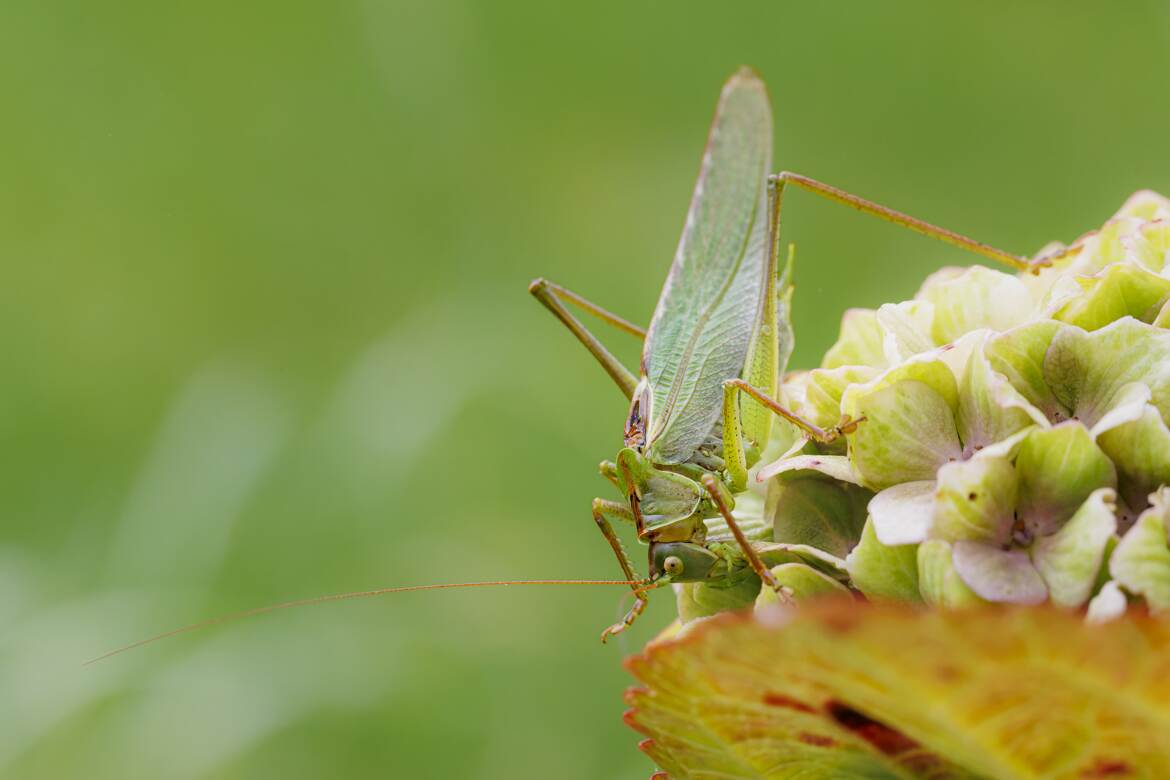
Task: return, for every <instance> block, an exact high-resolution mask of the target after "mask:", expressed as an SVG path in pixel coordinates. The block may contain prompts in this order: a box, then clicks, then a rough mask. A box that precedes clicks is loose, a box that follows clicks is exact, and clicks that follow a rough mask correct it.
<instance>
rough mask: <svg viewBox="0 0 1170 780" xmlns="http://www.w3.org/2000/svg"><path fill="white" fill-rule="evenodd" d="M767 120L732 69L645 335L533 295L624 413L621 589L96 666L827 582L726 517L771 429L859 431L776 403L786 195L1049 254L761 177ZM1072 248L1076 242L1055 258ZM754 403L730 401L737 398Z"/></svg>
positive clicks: (606, 529)
mask: <svg viewBox="0 0 1170 780" xmlns="http://www.w3.org/2000/svg"><path fill="white" fill-rule="evenodd" d="M771 162H772V112H771V107H770V105H769V102H768V97H767V93H766V90H765V87H764V84H763V82H762V81H761V80H760V79H759V77H758V76H756V74H755V73H754V72H753V71H751V70H749V69H746V68H745V69H742V70H740V71H739V72H738V73H736V74H735V75H734V76H732V77H731V79H730V80H729V81H728V82H727V83H726V85H725V86H724V87H723V91H722V93H721V95H720V99H719V104H718V107H717V109H716V112H715V118H714V121H713V122H712V125H711V131H710V134H709V136H708V140H707V147H706V150H705V152H704V155H703V161H702V165H701V167H700V171H699V179H698V182H697V184H696V186H695V191H694V195H693V197H692V200H691V205H690V209H689V211H688V213H687V219H686V223H685V226H684V228H683V234H682V238H681V240H680V242H679V246H678V250H677V252H676V254H675V257H674V262H673V264H672V266H671V269H670V273H669V275H668V277H667V280H666V284H665V285H664V287H663V290H662V293H661V296H660V297H659V300H658V305H657V308H656V309H655V313H654V316H653V318H652V320H651V323H650V327H649V329H647V330H643V329H642V328H640V327H638V326H637V325H634V324H632V323H630V322H628V321H627V320H625V319H623V318H621V317H619V316H618V315H616V314H613V313H612V312H609V311H607V310H606V309H603V308H602V307H600V306H598V305H596V304H594V303H591V302H590V301H588V300H587V299H585V298H583V297H582V296H580V295H577V294H576V293H574V292H572V291H570V290H567V289H565V288H563V287H560V286H558V285H555V284H553V283H551V282H548V281H546V280H544V279H537V280H536V281H534V282H533V283H532V284H531V285H530V286H529V290H530V292H531V293H532V294H533V295H534V296H536V297H537V298H538V299H539V300H540V301H541V303H543V304H544V305H545V306H546V307H548V309H549V310H551V311H552V312H553V314H555V315H556V316H557V318H558V319H560V320H561V322H563V323H564V324H565V325H566V326H567V327H568V328H569V329H570V331H572V333H573V334H574V335H575V336H576V337H577V339H578V340H580V341H581V343H582V344H584V345H585V347H586V348H587V349H588V350H589V352H590V353H591V354H592V355H593V356H594V357H595V358H596V359H597V361H598V362H599V363H600V364H601V366H602V367H603V368H604V369H605V371H606V372H607V373H608V374H609V376H610V377H611V378H612V379H613V381H614V382H615V383H616V384H617V385H618V387H619V388H620V389H621V391H622V392H623V394H624V395H625V396H626V398H627V399H629V401H630V408H629V414H628V415H627V418H626V425H625V442H624V443H625V446H624V447H623V448H622V449H621V451H620V452H619V453H618V455H617V458H616V459H615V461H613V462H609V461H607V462H604V463H602V464H601V471H602V474H603V476H605V477H606V478H607V479H608V480H609V481H610V482H611V483H613V484H614V485H615V486H616V487H617V488H618V490H619V491H621V493H622V494H623V495H624V496H625V498H626V501H625V503H622V502H617V501H609V500H605V499H601V498H598V499H594V502H593V518H594V520H595V521H596V523H597V526H598V528H600V530H601V532H602V534H603V535H604V536H605V538H606V540H607V541H608V542H609V544H610V546H611V547H612V548H613V551H614V554H615V556H616V557H617V559H618V562H619V564H620V566H621V569H622V572H623V575H624V579H621V580H520V581H517V580H509V581H498V582H477V583H447V584H438V585H416V586H405V587H392V588H380V589H377V590H370V591H359V592H353V593H342V594H336V595H330V596H321V597H317V598H309V599H300V600H296V601H291V602H285V603H283V604H276V605H272V606H268V607H261V608H258V609H253V610H247V611H245V612H239V613H235V614H231V615H225V616H222V617H218V618H212V619H210V620H206V621H203V622H200V623H195V624H192V625H188V626H184V627H182V628H178V629H174V630H172V631H168V632H165V633H163V634H159V635H157V636H154V637H151V638H149V639H145V640H141V641H139V642H135V643H133V644H130V645H126V646H124V647H121V648H118V649H117V650H114V651H111V652H109V653H106V654H104V655H102V656H99V657H98V658H96V659H94V660H95V661H96V660H101V659H103V658H107V657H109V656H111V655H115V654H118V653H121V652H124V651H126V650H129V649H132V648H135V647H140V646H142V645H144V644H148V643H150V642H154V641H156V640H158V639H162V638H164V637H168V636H173V635H175V634H180V633H185V632H188V631H192V630H195V629H198V628H201V627H204V626H209V625H215V624H218V623H222V622H226V621H229V620H235V619H239V618H243V617H249V616H253V615H259V614H264V613H267V612H272V611H275V610H281V609H286V608H289V607H296V606H304V605H308V604H316V603H322V602H327V601H337V600H341V599H348V598H364V597H370V596H380V595H385V594H389V593H401V592H409V591H421V590H437V589H445V588H467V587H484V586H491V585H552V584H564V585H569V584H573V585H602V586H613V585H617V586H628V587H630V588H631V589H632V590H633V593H634V605H633V606H632V607H631V609H630V610H629V612H628V613H627V614H626V616H625V618H624V619H623V620H622V621H620V622H618V623H616V624H614V625H613V626H610V627H609V628H607V629H606V630H605V631H604V632H603V633H602V640H603V641H604V640H605V639H606V638H608V637H609V636H610V635H612V634H616V633H619V632H621V631H623V630H625V628H626V627H628V626H629V625H631V624H632V623H633V622H634V621H635V620H636V619H637V617H638V615H640V614H641V613H642V611H643V610H644V609H645V607H646V603H647V602H646V594H647V592H648V591H649V590H650V589H652V588H657V587H661V586H663V585H666V584H669V583H684V582H698V583H705V584H708V585H711V586H713V587H726V588H734V587H736V586H738V585H740V584H742V583H744V582H745V581H747V580H750V579H751V578H758V581H759V582H762V583H763V584H764V585H766V586H768V587H772V588H776V589H777V592H778V593H780V595H781V597H782V598H783V597H784V594H783V592H782V591H781V589H779V588H778V587H777V583H776V581H775V579H774V578H773V577H772V575H771V573H770V568H769V567H770V566H772V565H775V564H776V563H780V562H787V561H791V560H793V559H796V560H804V561H806V562H809V563H812V564H813V565H814V566H820V567H822V568H825V569H827V570H828V571H827V573H832V571H831V569H832V565H831V563H830V562H828V561H826V559H824V558H823V557H818V555H817V553H816V551H813V550H808V549H803V550H802V549H797V548H796V547H794V546H791V545H785V544H779V543H775V542H773V541H772V540H771V534H772V529H771V527H770V525H769V524H768V523H767V522H766V521H765V519H764V518H763V517H762V515H753V514H751V513H743V512H741V513H740V515H739V516H736V514H735V513H734V507H735V496H736V495H738V494H742V493H743V492H744V491H745V489H746V487H747V480H748V470H749V469H750V468H751V467H752V466H753V465H754V464H755V463H756V462H757V461H758V460H759V458H760V455H761V453H762V451H763V449H764V447H765V446H766V445H767V444H768V442H769V439H770V437H771V432H772V427H773V424H774V418H775V417H777V416H778V417H781V418H782V419H784V420H786V421H788V423H790V424H791V425H793V426H795V427H796V429H797V430H798V431H800V432H801V433H802V434H803V435H804V436H805V437H806V438H808V439H813V440H815V441H818V442H822V443H829V442H832V441H834V440H835V439H837V438H838V437H840V436H842V435H844V434H847V433H849V432H850V431H851V430H853V428H854V427H855V426H857V425H858V424H862V423H863V421H862V420H848V419H843V420H841V421H840V422H839V423H838V425H837V426H835V427H833V428H832V429H829V430H824V429H822V428H819V427H817V426H816V425H813V424H812V423H811V422H809V421H807V420H804V419H802V418H801V417H800V416H798V415H796V414H794V413H792V412H791V411H789V410H788V409H786V408H785V407H784V406H783V404H782V403H780V402H779V401H778V400H776V398H777V396H778V395H779V389H780V379H781V377H782V376H783V374H784V369H785V366H786V364H787V360H788V355H789V353H790V352H791V348H792V331H791V326H790V323H789V317H788V309H789V303H790V299H791V294H792V286H791V283H790V276H791V268H792V255H791V249H790V251H789V256H788V262H787V263H785V264H783V265H781V264H780V262H779V246H780V243H779V230H780V205H781V199H782V195H783V191H784V188H785V186H786V185H789V184H791V185H795V186H797V187H800V188H802V189H805V190H808V191H810V192H814V193H816V194H818V195H821V196H822V197H825V198H828V199H829V200H832V201H835V202H838V203H842V204H845V205H847V206H850V207H852V208H854V209H857V210H858V211H862V212H865V213H868V214H872V215H874V216H878V217H881V218H882V219H885V220H887V221H889V222H893V223H895V224H898V225H901V226H903V227H906V228H909V229H911V230H914V231H916V232H918V233H922V234H924V235H927V236H930V237H932V238H936V239H939V240H942V241H946V242H948V243H951V244H954V245H956V246H959V247H961V248H963V249H966V250H969V251H972V252H974V253H976V254H979V255H981V256H983V257H985V258H988V259H991V260H995V261H997V262H1001V263H1005V264H1007V265H1010V266H1012V267H1014V268H1017V269H1020V270H1029V271H1033V272H1036V271H1039V269H1040V268H1042V267H1045V266H1046V265H1048V264H1049V263H1050V262H1051V261H1052V260H1053V259H1056V257H1058V256H1059V255H1054V256H1049V257H1042V258H1037V259H1033V260H1028V259H1026V258H1023V257H1019V256H1017V255H1013V254H1010V253H1008V252H1003V251H1001V250H998V249H995V248H993V247H990V246H988V245H986V244H982V243H980V242H978V241H974V240H972V239H970V238H967V237H965V236H962V235H960V234H958V233H954V232H952V231H949V230H946V229H944V228H940V227H937V226H935V225H931V224H929V223H927V222H923V221H922V220H919V219H916V218H914V217H911V216H908V215H906V214H903V213H901V212H898V211H895V210H893V209H890V208H887V207H885V206H880V205H878V204H876V203H873V202H871V201H868V200H865V199H863V198H860V197H858V196H856V195H852V194H850V193H848V192H845V191H843V190H839V189H837V188H835V187H831V186H829V185H827V184H823V183H821V182H819V181H816V180H815V179H810V178H808V177H805V176H801V175H799V174H794V173H788V172H784V173H779V174H770V171H771ZM1078 250H1079V246H1078V245H1077V244H1076V243H1074V244H1073V245H1072V246H1071V247H1069V248H1068V249H1066V250H1064V254H1071V253H1073V252H1076V251H1078ZM565 303H570V304H572V305H574V306H577V307H579V308H581V309H582V310H584V311H586V312H588V313H590V314H593V315H594V316H596V317H598V318H600V319H602V320H603V321H605V322H608V323H609V324H611V325H613V326H615V327H616V328H617V329H619V330H622V331H624V332H626V333H629V334H631V335H633V336H636V337H638V338H639V339H641V340H642V341H643V352H642V361H641V367H640V369H641V370H640V375H639V376H635V375H634V374H633V373H632V372H630V371H629V370H628V369H627V368H626V367H625V366H624V365H622V364H621V362H620V361H618V359H617V358H616V357H614V356H613V354H612V353H610V352H609V350H607V349H606V347H605V346H604V345H603V344H602V343H601V341H600V340H599V339H598V338H597V337H596V336H594V335H593V334H592V333H591V332H590V331H589V330H588V328H586V327H585V326H584V324H582V323H581V321H580V320H578V319H577V318H576V317H575V316H573V314H572V313H571V312H570V311H569V310H568V309H567V308H566V306H565ZM744 395H746V396H748V397H749V398H751V399H752V400H753V401H754V403H747V404H745V403H742V396H744ZM613 519H618V520H622V521H626V522H629V523H631V524H632V525H633V526H634V527H635V529H636V531H637V536H638V539H639V541H642V542H646V543H647V544H648V546H649V551H648V552H649V554H648V558H649V563H648V568H649V570H648V574H647V576H646V577H640V576H639V575H638V574H637V573H636V571H635V567H634V565H633V563H632V562H631V560H630V558H629V556H628V555H627V554H626V552H625V550H624V548H623V547H622V545H621V542H620V541H619V539H618V536H617V534H616V532H615V531H614V528H613V523H612V520H613Z"/></svg>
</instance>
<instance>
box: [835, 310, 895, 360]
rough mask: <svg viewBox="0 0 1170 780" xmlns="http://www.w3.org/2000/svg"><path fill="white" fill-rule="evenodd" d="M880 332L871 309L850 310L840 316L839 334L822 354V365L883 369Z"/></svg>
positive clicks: (883, 354) (884, 354)
mask: <svg viewBox="0 0 1170 780" xmlns="http://www.w3.org/2000/svg"><path fill="white" fill-rule="evenodd" d="M882 339H883V333H882V329H881V326H880V325H878V319H877V312H876V311H874V310H873V309H849V310H848V311H846V312H845V316H844V317H842V318H841V335H840V336H839V337H838V338H837V343H835V344H834V345H833V346H832V347H830V348H829V351H828V352H826V353H825V359H824V360H823V361H822V362H821V367H822V368H838V367H840V366H875V367H877V368H885V367H886V366H887V365H889V364H888V363H887V362H886V353H885V349H884V348H883V346H882Z"/></svg>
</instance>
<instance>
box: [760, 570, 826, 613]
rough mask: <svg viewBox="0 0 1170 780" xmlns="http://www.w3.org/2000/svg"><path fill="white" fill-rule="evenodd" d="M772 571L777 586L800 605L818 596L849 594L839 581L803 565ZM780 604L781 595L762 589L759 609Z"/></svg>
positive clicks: (769, 589) (768, 589)
mask: <svg viewBox="0 0 1170 780" xmlns="http://www.w3.org/2000/svg"><path fill="white" fill-rule="evenodd" d="M771 571H772V576H773V577H775V578H776V582H777V584H779V585H780V586H781V587H782V588H785V589H786V590H787V592H788V593H789V594H790V595H791V597H792V598H793V599H795V600H796V601H797V602H798V603H799V602H801V601H804V600H806V599H811V598H816V597H818V596H832V595H839V596H844V595H847V594H848V593H849V589H848V588H846V587H845V586H844V585H842V584H841V583H840V582H837V580H835V579H833V578H832V577H828V576H826V575H824V574H821V573H820V572H819V571H817V570H816V569H813V568H812V567H809V566H805V565H804V564H803V563H782V564H780V565H779V566H773V567H772V570H771ZM779 603H780V595H779V594H778V593H776V591H774V590H772V589H771V588H760V595H758V596H756V606H757V607H762V606H767V605H769V604H779Z"/></svg>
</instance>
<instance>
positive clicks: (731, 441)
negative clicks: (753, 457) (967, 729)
mask: <svg viewBox="0 0 1170 780" xmlns="http://www.w3.org/2000/svg"><path fill="white" fill-rule="evenodd" d="M740 393H744V394H746V395H749V396H751V397H752V398H754V399H755V400H756V401H757V402H758V403H759V404H760V405H761V406H763V407H764V408H765V409H768V410H770V411H772V412H774V413H775V414H776V415H777V416H779V417H783V418H784V419H785V420H787V421H788V422H790V423H792V424H793V425H795V426H796V427H797V428H799V429H800V430H802V431H804V434H805V435H806V436H808V437H809V438H810V439H814V440H816V441H818V442H820V443H821V444H830V443H832V442H834V441H836V440H837V439H839V438H840V437H841V436H843V435H845V434H847V433H852V432H853V431H854V430H855V429H856V428H857V425H858V423H860V422H862V421H863V420H849V419H845V420H842V421H841V423H840V424H838V425H835V426H834V427H832V428H830V429H828V430H825V429H824V428H821V427H820V426H819V425H817V424H816V423H814V422H812V421H811V420H808V419H805V418H804V417H801V416H800V415H799V414H797V413H796V412H793V411H790V410H789V409H786V408H785V407H784V406H783V405H782V404H781V403H780V402H779V401H777V400H776V399H774V398H772V397H771V396H769V395H767V394H765V393H763V392H761V391H759V390H757V389H756V388H755V387H753V386H752V385H751V384H750V383H748V382H745V381H744V380H742V379H729V380H727V381H726V382H724V383H723V459H724V461H726V463H727V472H728V474H729V475H730V476H731V484H732V487H733V488H735V489H736V490H743V489H744V488H746V487H747V469H748V463H747V456H746V455H745V454H744V449H743V434H742V433H741V426H740V410H739V394H740ZM863 419H864V418H863ZM758 444H759V446H760V447H761V448H762V447H764V446H765V445H766V444H767V442H758Z"/></svg>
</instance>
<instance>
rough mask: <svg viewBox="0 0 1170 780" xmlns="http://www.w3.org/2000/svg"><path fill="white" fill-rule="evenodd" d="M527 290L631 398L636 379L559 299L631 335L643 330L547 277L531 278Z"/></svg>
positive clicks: (639, 334) (638, 335)
mask: <svg viewBox="0 0 1170 780" xmlns="http://www.w3.org/2000/svg"><path fill="white" fill-rule="evenodd" d="M528 292H530V293H532V295H533V296H534V297H535V298H536V299H537V300H538V301H540V302H541V303H543V304H544V306H545V308H547V309H548V310H549V311H551V312H552V313H553V315H554V316H556V318H557V319H558V320H560V321H561V322H562V323H564V325H565V327H566V328H568V329H569V330H570V331H572V333H573V335H574V336H576V337H577V340H578V341H580V342H581V343H582V344H583V345H584V346H585V348H586V349H587V350H589V354H591V355H593V357H594V358H596V359H597V362H598V363H600V364H601V367H602V368H604V369H605V372H606V373H607V374H609V376H610V378H611V379H613V381H614V382H615V383H616V384H617V386H618V388H619V389H621V391H622V392H623V393H625V396H626V398H632V397H633V395H634V388H635V387H637V385H638V378H637V377H636V376H634V375H633V374H632V373H631V372H630V370H629V369H627V368H626V367H625V366H623V365H622V363H621V361H619V360H618V359H617V358H616V357H614V355H613V353H612V352H610V351H609V350H608V349H606V348H605V345H604V344H602V343H601V340H600V339H599V338H597V337H596V336H594V335H593V333H592V332H590V330H589V329H588V328H586V327H585V325H584V324H582V322H581V321H580V320H579V319H577V318H576V317H574V316H573V315H572V314H571V313H570V312H569V310H568V309H566V308H565V306H564V304H562V303H561V299H562V298H563V299H564V300H566V301H568V302H569V303H573V304H575V305H577V306H579V307H580V308H582V309H584V310H585V311H587V312H589V313H590V314H593V315H594V316H596V317H598V318H599V319H601V320H602V321H604V322H608V323H609V324H610V325H613V326H614V327H615V328H617V329H618V330H621V331H624V332H626V333H629V334H630V335H632V336H636V337H638V338H640V339H644V338H645V337H646V331H644V330H642V329H641V328H639V327H638V326H637V325H634V324H632V323H630V322H627V321H626V320H624V319H622V318H621V317H619V316H618V315H616V314H614V313H613V312H610V311H607V310H606V309H603V308H601V307H600V306H598V305H597V304H595V303H593V302H591V301H589V300H587V299H586V298H583V297H582V296H580V295H578V294H577V293H575V292H572V291H571V290H567V289H565V288H564V287H561V286H559V285H556V284H553V283H552V282H550V281H548V280H547V279H535V280H533V282H532V284H530V285H528Z"/></svg>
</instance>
